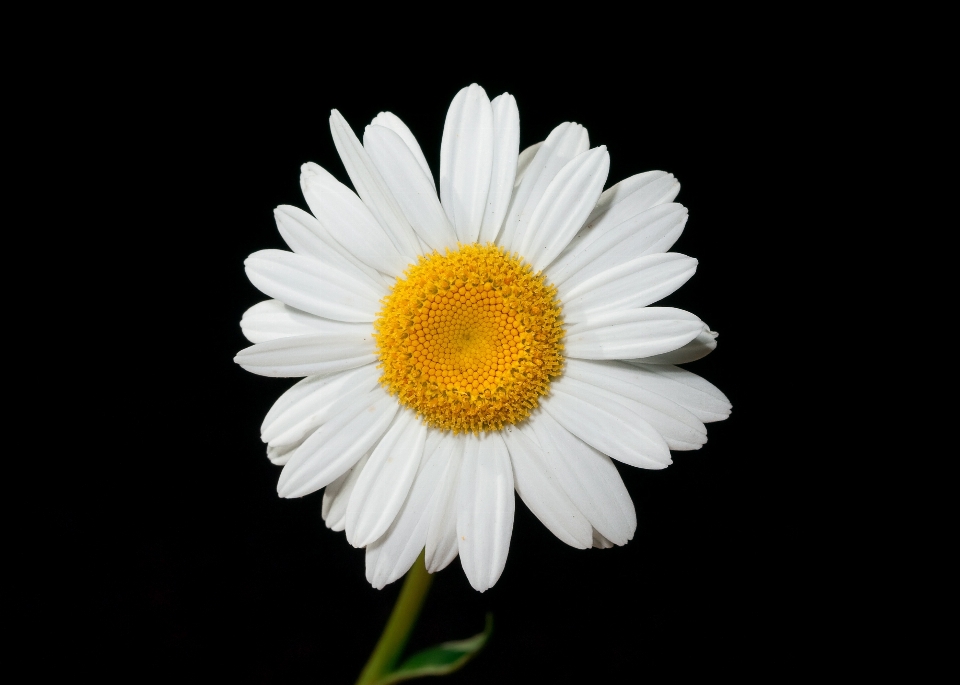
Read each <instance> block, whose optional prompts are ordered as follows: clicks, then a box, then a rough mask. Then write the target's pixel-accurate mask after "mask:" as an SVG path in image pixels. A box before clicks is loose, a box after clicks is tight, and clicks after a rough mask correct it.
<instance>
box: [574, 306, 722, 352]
mask: <svg viewBox="0 0 960 685" xmlns="http://www.w3.org/2000/svg"><path fill="white" fill-rule="evenodd" d="M703 327H704V324H703V322H702V321H700V319H698V318H697V317H696V316H694V315H693V314H691V313H690V312H685V311H683V310H682V309H674V308H673V307H644V308H642V309H627V310H624V311H615V312H604V313H601V314H597V315H596V316H592V317H590V318H589V319H583V320H581V321H579V322H578V323H575V324H573V325H572V326H570V327H569V328H568V329H567V334H566V338H565V339H564V354H565V355H566V356H568V357H574V358H579V359H636V358H639V357H649V356H651V355H655V354H662V353H664V352H670V351H671V350H676V349H678V348H680V347H683V346H684V345H686V344H687V343H688V342H690V341H691V340H693V339H694V338H696V337H697V335H698V334H699V333H700V331H702V330H703Z"/></svg>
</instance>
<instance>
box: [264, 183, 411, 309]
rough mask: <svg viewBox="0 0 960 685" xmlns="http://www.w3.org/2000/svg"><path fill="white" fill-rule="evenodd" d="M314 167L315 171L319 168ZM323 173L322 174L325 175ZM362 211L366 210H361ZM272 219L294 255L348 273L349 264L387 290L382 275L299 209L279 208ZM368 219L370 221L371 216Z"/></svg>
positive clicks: (316, 220) (310, 215)
mask: <svg viewBox="0 0 960 685" xmlns="http://www.w3.org/2000/svg"><path fill="white" fill-rule="evenodd" d="M308 167H316V165H315V164H305V165H304V168H308ZM317 168H318V169H319V167H317ZM323 173H324V174H326V172H323ZM341 188H342V189H343V191H344V192H346V193H349V194H350V195H353V192H352V191H351V190H350V189H349V188H347V187H346V186H343V185H341ZM353 197H354V199H355V200H356V201H357V203H358V204H360V205H361V208H362V203H361V202H360V198H358V197H357V196H356V195H353ZM364 211H366V210H365V209H364ZM368 214H369V213H368ZM273 216H274V219H276V221H277V230H278V231H279V232H280V235H281V236H283V239H284V240H285V241H286V243H287V245H289V246H290V249H291V250H293V251H294V252H296V253H297V254H302V255H307V256H310V257H315V258H316V259H319V260H321V261H331V262H332V263H333V264H334V265H336V266H337V268H338V269H340V270H341V271H346V270H349V268H348V267H347V266H346V265H347V264H349V265H352V266H353V267H354V268H355V269H357V270H359V271H361V272H363V273H364V274H365V275H366V276H367V278H369V279H370V280H371V281H372V282H373V283H376V284H377V285H378V286H381V287H382V290H383V294H384V295H385V294H386V293H387V292H388V288H387V287H383V285H384V281H383V274H381V273H380V272H378V271H377V270H376V269H374V268H373V267H371V266H369V265H368V264H366V263H365V262H364V261H363V260H361V259H359V258H358V257H357V256H356V255H354V254H353V253H352V252H350V250H348V249H347V248H346V247H344V246H343V245H341V244H340V243H339V242H338V241H337V239H336V238H335V237H334V236H333V235H332V234H331V233H330V231H329V230H328V228H327V227H326V226H324V225H323V224H322V223H320V220H319V219H317V218H316V217H315V216H313V215H312V214H309V213H308V212H305V211H303V210H302V209H300V208H299V207H291V206H290V205H280V206H279V207H277V208H276V209H275V210H273ZM369 219H370V221H374V219H373V217H372V216H370V217H369ZM348 230H352V229H348ZM398 259H399V256H398Z"/></svg>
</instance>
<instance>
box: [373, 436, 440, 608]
mask: <svg viewBox="0 0 960 685" xmlns="http://www.w3.org/2000/svg"><path fill="white" fill-rule="evenodd" d="M424 454H425V455H426V453H424ZM424 461H425V462H426V463H424V464H423V466H422V468H421V469H420V471H419V472H418V473H417V477H416V479H415V480H414V482H413V487H412V488H410V494H409V495H407V500H406V501H405V502H404V503H403V506H402V507H401V508H400V511H399V513H397V518H396V519H395V520H394V522H393V523H392V524H391V525H390V528H389V529H387V532H386V533H384V534H383V536H382V537H380V539H379V540H377V541H376V542H373V543H371V544H369V545H367V554H366V566H367V580H368V581H370V584H371V585H373V587H375V588H377V589H378V590H379V589H381V588H382V587H383V586H384V585H387V584H388V583H392V582H393V581H395V580H397V579H398V578H400V577H401V576H402V575H403V574H404V573H406V572H407V571H408V570H409V569H410V567H411V566H413V562H414V561H416V559H417V556H419V554H420V550H422V549H423V548H424V545H425V544H426V542H427V531H428V530H429V528H430V521H431V519H432V518H433V509H434V508H435V507H436V505H437V502H438V500H439V498H438V497H437V494H438V493H437V488H438V486H439V485H440V483H441V480H442V478H443V474H444V472H445V471H446V469H447V462H448V460H447V459H444V458H443V455H441V454H440V453H438V452H434V453H433V454H432V455H429V456H426V458H425V459H424Z"/></svg>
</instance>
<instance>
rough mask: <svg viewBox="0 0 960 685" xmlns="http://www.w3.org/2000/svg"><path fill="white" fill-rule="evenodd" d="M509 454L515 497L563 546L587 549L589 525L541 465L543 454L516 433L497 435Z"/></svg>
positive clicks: (534, 445) (525, 438) (538, 447)
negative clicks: (515, 491) (520, 500)
mask: <svg viewBox="0 0 960 685" xmlns="http://www.w3.org/2000/svg"><path fill="white" fill-rule="evenodd" d="M500 435H501V436H502V437H503V441H504V442H505V443H506V445H507V449H508V450H509V451H510V460H511V462H512V463H513V475H514V479H515V484H516V488H517V494H518V495H520V499H522V500H523V502H524V504H526V505H527V508H529V509H530V511H532V512H533V514H534V516H536V517H537V518H538V519H540V521H541V523H543V525H545V526H546V527H547V529H548V530H549V531H550V532H551V533H553V534H554V535H556V536H557V537H558V538H560V539H561V540H563V541H564V542H565V543H567V544H568V545H570V546H572V547H577V548H578V549H587V548H588V547H590V545H591V532H590V531H591V530H592V527H591V526H590V522H589V521H587V519H586V517H585V516H584V515H583V514H582V513H580V510H579V509H577V507H576V506H575V505H574V504H573V502H572V501H571V500H570V497H569V496H568V495H567V493H566V492H564V490H563V488H562V487H561V486H560V484H559V483H558V482H557V479H556V477H555V476H554V475H553V472H552V471H551V470H550V469H549V468H548V467H547V465H546V464H545V463H544V455H543V450H541V449H540V445H538V444H537V443H535V442H534V441H532V440H531V439H530V438H528V437H527V436H526V435H524V434H523V433H521V432H520V431H519V430H515V429H510V428H508V429H507V430H504V431H502V432H501V433H500Z"/></svg>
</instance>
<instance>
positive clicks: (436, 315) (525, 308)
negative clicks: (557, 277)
mask: <svg viewBox="0 0 960 685" xmlns="http://www.w3.org/2000/svg"><path fill="white" fill-rule="evenodd" d="M556 295H557V289H556V287H554V286H552V285H549V284H547V283H546V282H545V278H544V276H543V274H542V273H541V272H536V273H534V272H533V269H532V268H531V267H530V266H529V265H528V264H525V263H524V262H523V261H522V260H521V259H520V257H519V256H517V255H516V254H513V255H511V254H510V253H508V252H506V251H504V250H502V249H501V248H499V247H497V246H495V245H493V244H487V245H485V246H484V245H479V244H471V245H461V246H460V247H459V248H458V249H457V250H455V251H451V250H447V252H446V254H444V255H441V254H440V253H438V252H433V253H431V254H426V255H422V256H421V257H420V258H419V260H418V262H417V263H416V264H415V265H413V266H411V267H409V268H408V269H407V270H406V271H405V272H404V275H403V277H401V278H398V279H397V282H396V283H395V284H394V286H393V288H392V290H391V292H390V294H389V295H388V296H387V297H386V298H384V300H383V301H382V305H383V306H382V308H381V310H380V312H379V313H378V314H377V319H376V321H375V322H374V336H375V338H376V342H377V351H378V354H379V357H380V366H379V368H380V369H382V374H383V375H382V376H381V377H380V383H381V385H383V386H384V387H385V388H386V389H387V390H388V391H389V392H390V394H392V395H396V396H397V398H398V400H399V401H400V402H401V403H402V404H404V405H406V406H408V407H411V408H412V409H414V410H415V411H416V412H417V414H418V415H419V416H420V417H421V418H422V420H423V421H425V422H426V423H427V424H428V425H430V426H434V427H436V428H440V429H444V430H450V431H453V432H454V433H465V432H472V433H479V432H482V431H492V430H501V429H502V428H503V427H504V426H508V425H512V424H516V423H519V422H520V421H523V420H524V419H525V418H527V416H529V415H530V412H531V411H532V410H533V409H535V408H536V407H537V405H538V403H539V398H540V397H542V396H544V395H546V394H547V391H548V389H549V386H550V380H551V378H554V377H556V376H558V375H560V372H561V371H562V369H563V344H562V339H563V321H562V319H561V316H560V302H559V301H558V300H557V298H556Z"/></svg>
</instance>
